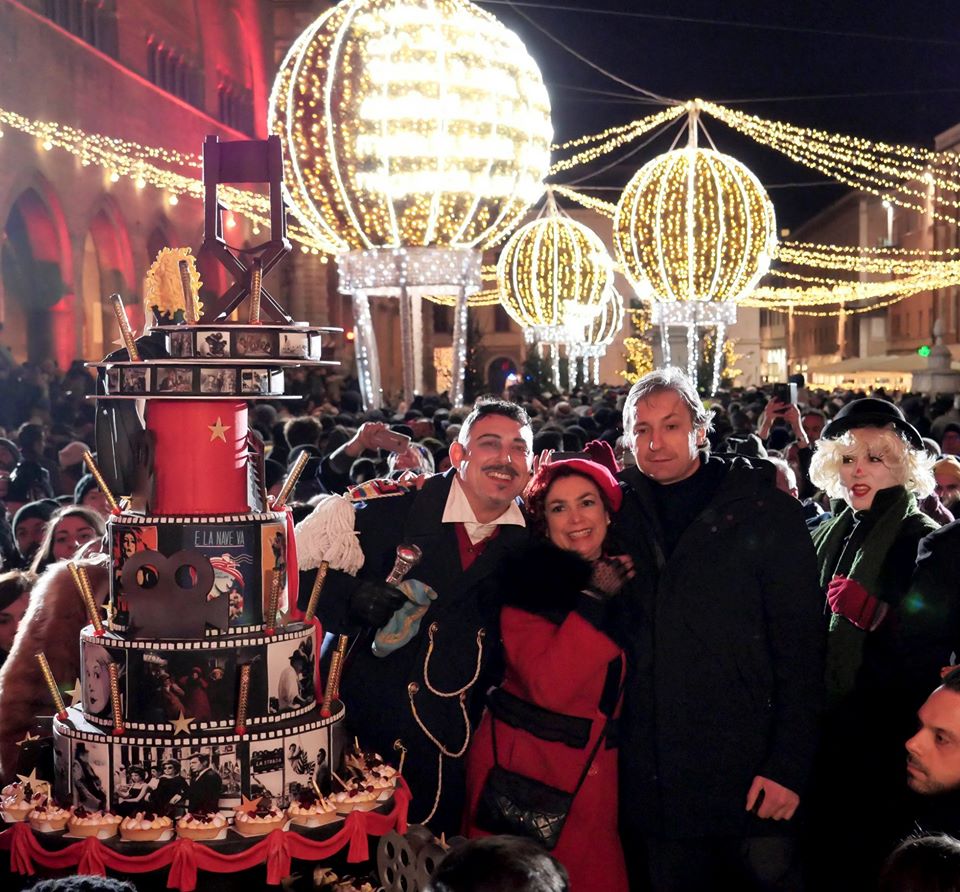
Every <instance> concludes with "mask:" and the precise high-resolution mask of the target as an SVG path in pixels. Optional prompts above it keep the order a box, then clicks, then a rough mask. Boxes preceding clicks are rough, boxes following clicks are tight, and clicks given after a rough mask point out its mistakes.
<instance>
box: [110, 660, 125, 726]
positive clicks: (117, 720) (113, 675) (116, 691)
mask: <svg viewBox="0 0 960 892" xmlns="http://www.w3.org/2000/svg"><path fill="white" fill-rule="evenodd" d="M109 672H110V703H111V705H112V706H113V733H114V734H123V707H122V705H121V703H120V667H119V666H117V664H116V663H111V664H110V667H109Z"/></svg>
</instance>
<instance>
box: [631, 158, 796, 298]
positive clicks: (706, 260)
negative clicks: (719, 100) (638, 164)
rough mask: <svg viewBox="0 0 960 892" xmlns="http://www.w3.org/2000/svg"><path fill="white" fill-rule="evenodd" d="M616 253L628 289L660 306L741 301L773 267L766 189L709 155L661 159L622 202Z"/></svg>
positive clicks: (643, 171) (734, 164) (731, 163)
mask: <svg viewBox="0 0 960 892" xmlns="http://www.w3.org/2000/svg"><path fill="white" fill-rule="evenodd" d="M613 239H614V250H615V253H616V257H617V261H618V263H619V264H620V265H621V268H622V269H623V271H624V273H625V274H626V276H627V278H628V279H629V280H630V284H631V285H633V286H634V288H636V289H637V290H638V292H646V293H648V294H649V293H650V292H652V294H650V296H651V297H652V298H653V299H654V300H656V301H662V302H671V301H720V302H724V301H734V302H735V301H737V300H738V299H739V298H741V297H743V296H745V295H746V294H748V293H749V292H750V291H751V290H752V289H753V288H754V287H756V285H757V282H758V281H759V280H760V278H761V277H762V276H763V275H764V273H766V272H767V270H768V268H769V266H770V258H771V256H772V253H773V250H774V247H775V246H776V242H777V226H776V219H775V215H774V210H773V204H772V202H771V201H770V198H769V196H768V195H767V193H766V190H765V189H764V188H763V186H762V185H761V184H760V181H759V180H758V179H757V178H756V177H755V176H754V175H753V173H751V171H750V170H748V169H747V168H746V167H745V166H744V165H743V164H741V163H740V162H739V161H737V160H736V159H735V158H731V157H730V156H729V155H724V154H721V153H720V152H717V151H714V150H712V149H703V148H696V147H687V148H684V149H677V150H675V151H671V152H667V153H666V154H664V155H660V156H658V157H656V158H654V159H653V160H652V161H650V162H649V163H648V164H645V165H644V166H643V167H642V168H640V170H639V171H637V173H636V174H635V175H634V176H633V178H632V179H631V180H630V182H629V183H628V184H627V187H626V188H625V189H624V191H623V194H622V195H621V197H620V201H619V203H618V204H617V210H616V214H615V216H614V223H613Z"/></svg>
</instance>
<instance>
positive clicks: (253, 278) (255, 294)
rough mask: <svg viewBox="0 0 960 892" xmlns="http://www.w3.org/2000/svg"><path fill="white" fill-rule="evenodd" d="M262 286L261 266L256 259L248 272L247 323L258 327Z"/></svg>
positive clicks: (258, 259)
mask: <svg viewBox="0 0 960 892" xmlns="http://www.w3.org/2000/svg"><path fill="white" fill-rule="evenodd" d="M262 284H263V264H262V263H261V262H260V258H259V257H257V258H256V259H255V260H254V261H253V268H252V269H251V270H250V317H249V319H248V320H247V321H248V322H251V323H253V324H254V325H258V324H259V323H260V289H261V287H262Z"/></svg>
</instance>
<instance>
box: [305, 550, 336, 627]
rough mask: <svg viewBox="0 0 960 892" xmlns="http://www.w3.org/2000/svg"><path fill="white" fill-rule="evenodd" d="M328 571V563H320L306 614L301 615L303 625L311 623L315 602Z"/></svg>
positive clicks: (315, 606) (314, 612) (315, 609)
mask: <svg viewBox="0 0 960 892" xmlns="http://www.w3.org/2000/svg"><path fill="white" fill-rule="evenodd" d="M329 569H330V562H329V561H320V566H319V567H317V578H316V579H315V580H314V581H313V588H312V589H311V590H310V600H309V601H307V612H306V613H305V614H304V615H303V621H304V622H305V623H310V622H313V617H314V615H315V614H316V612H317V602H318V601H319V600H320V592H321V591H323V583H324V582H325V581H326V579H327V570H329Z"/></svg>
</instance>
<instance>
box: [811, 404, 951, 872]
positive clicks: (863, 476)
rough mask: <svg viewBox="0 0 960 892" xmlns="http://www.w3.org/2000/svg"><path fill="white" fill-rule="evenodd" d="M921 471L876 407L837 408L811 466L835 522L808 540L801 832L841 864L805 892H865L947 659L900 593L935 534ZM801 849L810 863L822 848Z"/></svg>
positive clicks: (903, 430) (886, 410)
mask: <svg viewBox="0 0 960 892" xmlns="http://www.w3.org/2000/svg"><path fill="white" fill-rule="evenodd" d="M932 465H933V459H932V458H931V457H930V456H929V455H928V454H927V453H926V452H925V450H924V448H923V441H922V439H921V437H920V434H919V433H918V432H917V430H916V429H915V428H914V427H913V426H912V425H910V424H909V423H908V422H907V421H906V420H905V419H904V416H903V414H902V413H901V412H900V410H899V409H898V408H897V407H896V406H894V405H893V404H892V403H888V402H886V401H884V400H879V399H860V400H854V401H853V402H851V403H848V404H847V405H846V406H844V407H843V408H842V409H841V410H840V411H839V412H838V413H837V415H836V416H835V417H834V419H833V420H832V421H831V422H830V423H829V424H828V425H827V426H826V427H825V428H824V431H823V434H822V435H821V439H820V440H819V441H818V442H817V448H816V452H815V453H814V456H813V460H812V462H811V465H810V479H811V480H812V482H813V483H814V484H815V485H816V486H817V487H819V488H821V489H823V490H825V491H826V493H827V495H828V496H830V497H831V499H833V500H834V501H833V508H834V513H835V517H834V518H833V519H832V520H830V521H827V522H826V523H824V524H821V525H820V526H819V527H818V528H817V529H816V530H815V531H814V533H813V540H814V544H815V547H816V550H817V560H818V564H819V567H820V582H821V585H822V586H823V590H824V596H825V604H824V613H825V616H826V617H827V619H828V628H829V630H828V638H827V663H826V674H825V681H826V694H827V711H826V721H825V723H824V734H823V745H822V752H821V759H820V763H819V765H818V768H817V771H816V772H815V777H814V789H813V791H812V795H811V797H810V799H809V800H808V801H809V802H810V804H811V811H812V814H811V815H810V824H811V825H812V826H816V827H817V833H818V835H819V834H823V836H822V837H821V839H833V840H840V839H843V840H844V843H843V848H844V856H843V857H842V858H839V859H837V858H834V859H832V863H830V864H829V865H826V862H824V864H823V865H822V866H823V867H824V868H825V869H824V871H823V873H822V874H820V875H815V876H814V877H813V878H812V880H811V882H812V883H813V886H812V887H813V888H837V889H839V888H847V889H859V888H868V887H869V888H874V887H875V881H876V876H877V870H878V869H879V866H880V864H881V863H882V860H883V857H884V856H885V854H886V853H887V852H889V851H890V849H891V848H892V846H893V845H895V844H896V841H897V840H896V836H897V834H898V832H899V829H900V828H899V820H900V816H899V814H898V806H897V804H896V803H897V801H898V798H897V797H898V793H899V792H900V791H901V790H902V789H903V787H904V771H903V762H904V755H903V742H904V740H906V738H907V737H909V736H910V733H911V724H912V723H913V721H914V716H915V711H916V709H917V707H918V706H919V705H920V703H922V702H923V700H924V698H925V696H926V694H928V693H929V692H930V690H932V689H933V688H934V687H935V686H936V684H937V680H938V668H939V666H940V665H943V663H942V662H940V661H941V660H943V659H944V658H945V656H946V655H944V654H941V653H938V651H940V650H941V648H939V647H937V646H934V645H935V644H936V642H934V641H931V640H930V639H929V638H928V637H927V635H926V632H925V630H926V629H927V628H928V626H929V624H928V623H927V622H926V620H925V618H924V617H923V616H922V613H923V605H922V604H919V603H917V602H916V599H914V598H912V597H911V591H910V581H911V577H912V575H913V570H914V565H915V562H916V557H917V546H918V544H919V542H920V540H921V539H922V538H923V537H924V536H925V535H927V534H928V533H929V532H931V531H932V530H934V529H936V528H937V524H936V523H935V522H934V521H932V520H930V519H929V518H928V517H927V516H926V515H924V514H922V513H921V511H920V509H919V508H918V506H917V499H918V498H923V497H924V496H926V495H928V494H929V493H931V492H932V491H933V488H934V478H933V471H932ZM918 697H919V700H918V699H917V698H918ZM834 834H836V835H834ZM811 848H812V850H813V851H812V852H811V854H812V855H813V856H814V861H816V860H817V857H816V854H815V853H816V851H818V850H820V851H822V846H812V847H811ZM825 857H826V856H825ZM837 862H843V863H842V864H838V863H837ZM827 867H828V869H826V868H827ZM838 871H839V873H840V874H842V876H839V875H838Z"/></svg>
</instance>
